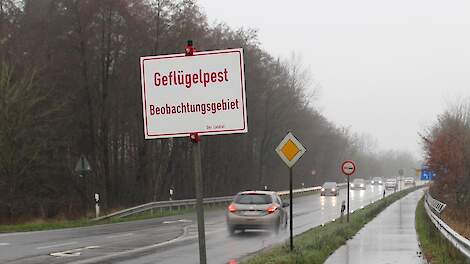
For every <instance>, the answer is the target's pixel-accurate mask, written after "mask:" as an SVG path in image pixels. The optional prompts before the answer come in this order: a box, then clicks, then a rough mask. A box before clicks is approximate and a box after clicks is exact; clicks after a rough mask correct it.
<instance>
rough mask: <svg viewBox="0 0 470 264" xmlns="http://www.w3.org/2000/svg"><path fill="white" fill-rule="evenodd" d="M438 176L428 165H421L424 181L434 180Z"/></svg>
mask: <svg viewBox="0 0 470 264" xmlns="http://www.w3.org/2000/svg"><path fill="white" fill-rule="evenodd" d="M435 176H436V173H435V172H433V171H432V170H430V169H429V168H428V166H426V165H423V166H422V167H421V180H422V181H432V179H433V178H434V177H435Z"/></svg>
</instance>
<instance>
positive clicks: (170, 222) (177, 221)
mask: <svg viewBox="0 0 470 264" xmlns="http://www.w3.org/2000/svg"><path fill="white" fill-rule="evenodd" d="M192 222H193V221H191V220H187V219H179V220H173V221H164V222H163V223H164V224H175V223H192Z"/></svg>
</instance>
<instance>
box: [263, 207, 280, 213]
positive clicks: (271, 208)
mask: <svg viewBox="0 0 470 264" xmlns="http://www.w3.org/2000/svg"><path fill="white" fill-rule="evenodd" d="M277 209H278V207H277V206H276V205H272V206H270V207H269V208H268V209H266V211H268V214H272V213H274V212H276V210H277Z"/></svg>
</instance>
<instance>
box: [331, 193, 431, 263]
mask: <svg viewBox="0 0 470 264" xmlns="http://www.w3.org/2000/svg"><path fill="white" fill-rule="evenodd" d="M423 194H424V190H422V189H420V190H417V191H414V192H412V193H410V194H408V195H407V196H406V197H404V198H403V199H401V200H399V201H397V202H395V203H393V204H392V205H390V206H389V207H387V209H385V210H384V211H383V212H382V213H380V214H379V215H378V216H377V217H376V218H374V219H373V220H372V221H371V222H369V223H368V224H367V225H365V226H364V228H362V229H361V230H360V231H359V232H358V234H357V235H356V236H355V237H354V238H353V239H351V240H349V241H348V242H347V243H346V245H344V246H342V247H340V248H339V249H338V250H336V252H335V253H334V254H333V255H331V256H330V257H329V258H328V259H327V261H326V262H325V264H335V263H344V264H394V263H397V264H401V263H426V262H425V261H424V260H423V259H422V258H421V255H420V254H419V252H421V250H420V248H419V246H418V245H419V243H418V237H417V235H416V230H415V210H416V205H417V204H418V201H419V199H421V197H422V196H423Z"/></svg>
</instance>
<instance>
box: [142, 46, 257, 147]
mask: <svg viewBox="0 0 470 264" xmlns="http://www.w3.org/2000/svg"><path fill="white" fill-rule="evenodd" d="M233 52H237V53H239V56H240V72H241V78H240V82H241V90H242V91H241V92H242V94H241V96H242V98H241V99H242V102H243V128H240V129H228V130H227V129H225V130H210V131H185V132H179V133H169V134H149V130H148V121H147V100H146V83H145V77H144V72H145V71H144V61H146V60H156V59H169V58H180V57H186V54H185V53H177V54H168V55H158V56H144V57H140V76H141V92H142V111H143V119H144V120H143V121H144V138H145V139H159V138H174V137H189V135H190V134H192V133H197V134H199V135H201V136H203V135H206V136H208V135H221V134H236V133H248V115H247V110H246V88H245V87H246V85H245V62H244V60H243V48H237V49H224V50H211V51H199V52H194V55H192V56H191V57H195V56H204V55H212V54H221V53H233Z"/></svg>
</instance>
